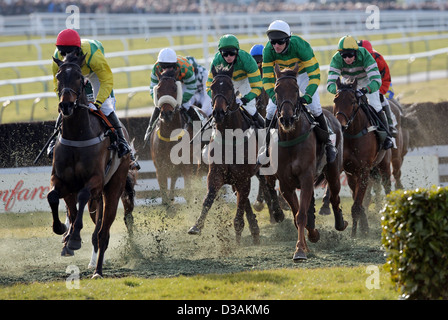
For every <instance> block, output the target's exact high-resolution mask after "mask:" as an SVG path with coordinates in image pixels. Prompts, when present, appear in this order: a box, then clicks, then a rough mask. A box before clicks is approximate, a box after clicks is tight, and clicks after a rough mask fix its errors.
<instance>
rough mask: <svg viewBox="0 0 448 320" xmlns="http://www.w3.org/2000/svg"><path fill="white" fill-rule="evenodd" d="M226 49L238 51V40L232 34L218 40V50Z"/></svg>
mask: <svg viewBox="0 0 448 320" xmlns="http://www.w3.org/2000/svg"><path fill="white" fill-rule="evenodd" d="M224 48H228V49H237V50H239V49H240V43H239V41H238V39H237V38H236V37H235V36H234V35H233V34H226V35H223V36H222V37H221V39H219V43H218V50H221V49H224Z"/></svg>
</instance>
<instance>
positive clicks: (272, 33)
mask: <svg viewBox="0 0 448 320" xmlns="http://www.w3.org/2000/svg"><path fill="white" fill-rule="evenodd" d="M266 34H267V35H268V37H269V39H271V40H277V39H284V38H287V37H290V36H291V29H290V28H289V24H287V23H286V22H285V21H283V20H275V21H273V22H272V23H271V24H270V25H269V28H268V31H267V32H266Z"/></svg>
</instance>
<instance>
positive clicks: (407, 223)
mask: <svg viewBox="0 0 448 320" xmlns="http://www.w3.org/2000/svg"><path fill="white" fill-rule="evenodd" d="M382 214H383V217H382V223H381V224H382V228H383V231H382V243H383V245H384V247H385V250H386V256H387V263H386V269H387V270H388V271H390V273H391V279H392V282H394V283H395V285H396V289H397V291H398V292H399V293H400V294H401V297H402V298H404V299H448V188H446V187H445V188H436V187H433V188H431V189H416V190H412V191H409V190H408V191H403V190H399V191H395V192H393V193H391V194H389V195H388V196H387V201H386V205H385V207H384V209H383V210H382Z"/></svg>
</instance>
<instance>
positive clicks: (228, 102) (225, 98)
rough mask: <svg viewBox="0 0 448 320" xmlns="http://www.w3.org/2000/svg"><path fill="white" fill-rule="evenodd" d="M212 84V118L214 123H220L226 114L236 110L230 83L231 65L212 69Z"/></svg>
mask: <svg viewBox="0 0 448 320" xmlns="http://www.w3.org/2000/svg"><path fill="white" fill-rule="evenodd" d="M212 75H213V82H212V84H211V86H210V90H211V91H212V105H213V117H214V118H215V121H216V123H222V122H223V121H224V117H225V116H226V115H227V114H228V112H229V111H230V112H233V111H236V110H238V105H237V104H236V95H235V90H234V87H233V82H232V75H233V65H232V66H231V67H230V68H229V67H224V66H222V65H220V66H217V67H216V68H215V67H212Z"/></svg>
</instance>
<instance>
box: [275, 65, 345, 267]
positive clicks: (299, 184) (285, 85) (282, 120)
mask: <svg viewBox="0 0 448 320" xmlns="http://www.w3.org/2000/svg"><path fill="white" fill-rule="evenodd" d="M274 70H275V75H276V79H277V80H276V84H275V89H274V90H275V95H276V100H277V114H278V120H277V121H278V143H277V144H278V145H275V144H274V143H271V146H270V150H271V152H270V157H271V161H274V159H275V156H273V152H278V157H277V159H278V169H277V174H276V177H277V179H278V181H279V184H280V192H281V193H282V195H283V197H284V198H285V200H286V201H287V202H288V204H289V206H290V207H291V210H292V213H293V216H294V224H295V226H296V228H297V231H298V240H297V244H296V251H295V252H294V256H293V260H294V262H298V261H301V260H305V259H307V257H306V252H307V251H309V249H308V246H307V243H306V239H305V227H306V229H307V230H308V239H309V240H310V241H311V242H317V241H318V240H319V238H320V236H319V231H318V230H317V229H316V228H315V216H314V187H315V186H316V185H317V184H319V183H320V182H321V181H322V178H325V179H326V180H327V182H328V185H329V187H330V189H331V199H330V201H331V204H332V207H333V212H334V217H335V228H336V229H337V230H339V231H343V230H345V228H346V227H347V224H348V223H347V222H346V221H344V218H343V215H342V210H341V208H340V198H339V191H340V189H341V183H340V179H339V176H340V173H341V171H342V140H343V138H342V130H341V125H340V124H339V122H338V121H337V120H336V118H335V117H334V116H333V115H332V114H331V112H329V111H327V110H323V112H324V115H325V117H326V118H327V121H328V124H329V127H330V128H332V130H333V132H334V133H335V134H336V148H337V149H338V155H337V158H336V160H335V161H334V162H333V163H326V156H325V146H324V144H323V143H321V142H319V140H320V139H319V140H318V137H317V132H318V131H317V130H320V128H315V122H314V121H312V120H311V119H310V117H309V116H308V113H307V111H305V108H304V107H303V106H302V105H301V104H300V103H299V102H298V101H299V86H298V84H297V73H298V70H299V66H298V65H297V64H296V65H295V68H294V69H293V70H291V69H284V70H280V67H279V66H278V65H277V64H276V65H275V68H274ZM276 149H277V150H276ZM296 189H300V201H299V199H298V197H297V193H296Z"/></svg>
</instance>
